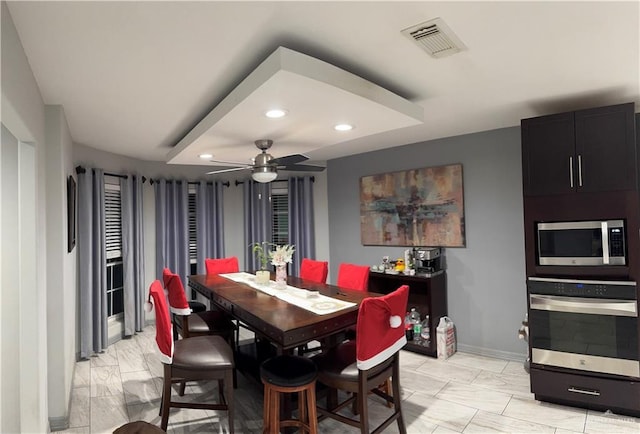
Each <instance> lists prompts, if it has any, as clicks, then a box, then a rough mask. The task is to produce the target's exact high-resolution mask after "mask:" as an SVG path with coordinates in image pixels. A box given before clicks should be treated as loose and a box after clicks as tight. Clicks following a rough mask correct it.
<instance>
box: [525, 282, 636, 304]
mask: <svg viewBox="0 0 640 434" xmlns="http://www.w3.org/2000/svg"><path fill="white" fill-rule="evenodd" d="M527 286H528V288H529V292H530V293H531V294H544V295H562V296H567V297H584V298H613V299H619V300H636V299H637V298H638V297H637V287H636V282H631V281H607V280H574V279H554V278H547V277H529V279H528V285H527Z"/></svg>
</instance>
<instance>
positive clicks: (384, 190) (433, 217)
mask: <svg viewBox="0 0 640 434" xmlns="http://www.w3.org/2000/svg"><path fill="white" fill-rule="evenodd" d="M463 199H464V198H463V188H462V164H452V165H447V166H437V167H427V168H423V169H412V170H405V171H402V172H391V173H383V174H379V175H371V176H363V177H362V178H360V235H361V240H362V244H363V245H370V246H415V247H418V246H441V247H464V246H465V232H464V200H463Z"/></svg>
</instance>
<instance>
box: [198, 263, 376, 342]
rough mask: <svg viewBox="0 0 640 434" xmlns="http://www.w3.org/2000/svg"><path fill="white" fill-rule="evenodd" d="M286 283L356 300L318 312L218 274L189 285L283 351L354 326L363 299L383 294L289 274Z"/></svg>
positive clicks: (336, 297) (333, 296)
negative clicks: (340, 308) (337, 309)
mask: <svg viewBox="0 0 640 434" xmlns="http://www.w3.org/2000/svg"><path fill="white" fill-rule="evenodd" d="M287 284H288V285H291V286H295V287H297V288H303V289H308V290H310V291H318V292H319V293H320V294H323V295H325V296H328V297H332V298H335V299H338V300H343V301H348V302H353V303H355V305H354V306H352V307H348V308H345V309H342V310H339V311H337V312H334V313H329V314H325V315H318V314H316V313H313V312H310V311H308V310H306V309H304V308H301V307H298V306H295V305H293V304H291V303H288V302H286V301H283V300H281V299H279V298H277V297H275V296H271V295H269V294H266V293H264V292H261V291H259V290H257V289H255V288H252V287H251V286H249V285H247V284H245V283H240V282H235V281H233V280H231V279H228V278H225V277H222V276H220V275H217V274H207V275H203V274H200V275H192V276H189V287H191V288H192V289H193V290H195V291H197V292H198V293H200V294H202V295H203V296H205V297H206V298H207V299H209V301H210V304H211V306H212V307H213V306H215V307H217V308H219V309H222V310H223V311H225V312H227V313H229V314H230V315H231V316H232V317H234V318H236V319H238V320H240V321H242V322H243V323H245V324H247V325H248V326H249V327H250V328H251V329H252V330H253V331H254V332H255V333H256V334H257V335H258V336H259V337H261V338H263V339H266V340H268V341H269V342H271V343H272V344H273V345H274V346H275V347H276V348H277V352H278V353H280V354H282V353H286V352H289V351H290V350H292V349H294V348H296V347H299V346H301V345H304V344H306V343H308V342H310V341H313V340H320V339H325V338H331V337H332V336H335V335H336V334H338V333H340V332H342V331H344V330H346V329H348V328H350V327H355V325H356V322H357V318H358V308H359V306H360V302H361V301H362V300H363V299H364V298H366V297H378V296H380V295H381V294H378V293H373V292H364V291H354V290H349V289H344V288H340V287H338V286H335V285H329V284H322V283H316V282H311V281H308V280H304V279H300V278H298V277H294V276H288V277H287Z"/></svg>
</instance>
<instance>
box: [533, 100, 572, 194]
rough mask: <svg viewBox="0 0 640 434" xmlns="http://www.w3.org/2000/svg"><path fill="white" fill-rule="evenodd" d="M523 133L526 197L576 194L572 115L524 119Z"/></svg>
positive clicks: (564, 114)
mask: <svg viewBox="0 0 640 434" xmlns="http://www.w3.org/2000/svg"><path fill="white" fill-rule="evenodd" d="M521 133H522V188H523V194H524V196H543V195H554V194H567V193H571V192H573V191H575V186H576V183H575V167H576V162H575V135H574V117H573V113H572V112H571V113H561V114H556V115H549V116H541V117H537V118H530V119H523V120H522V122H521Z"/></svg>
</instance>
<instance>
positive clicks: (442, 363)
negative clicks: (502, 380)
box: [416, 357, 481, 383]
mask: <svg viewBox="0 0 640 434" xmlns="http://www.w3.org/2000/svg"><path fill="white" fill-rule="evenodd" d="M426 359H427V360H425V362H424V363H423V364H422V365H421V366H420V367H419V368H416V371H417V372H420V373H423V374H425V375H428V376H430V377H434V378H437V379H439V380H442V381H457V382H459V383H471V382H472V381H473V380H474V379H475V378H476V377H477V376H478V374H479V373H480V371H481V370H480V369H478V368H469V367H465V366H460V365H455V364H453V363H449V362H448V361H447V360H437V359H432V358H429V357H426Z"/></svg>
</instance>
